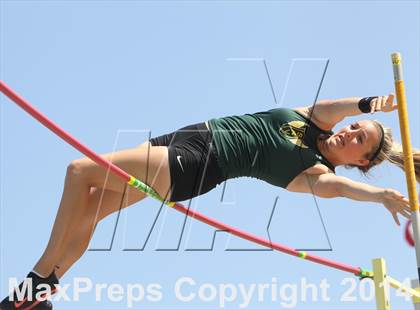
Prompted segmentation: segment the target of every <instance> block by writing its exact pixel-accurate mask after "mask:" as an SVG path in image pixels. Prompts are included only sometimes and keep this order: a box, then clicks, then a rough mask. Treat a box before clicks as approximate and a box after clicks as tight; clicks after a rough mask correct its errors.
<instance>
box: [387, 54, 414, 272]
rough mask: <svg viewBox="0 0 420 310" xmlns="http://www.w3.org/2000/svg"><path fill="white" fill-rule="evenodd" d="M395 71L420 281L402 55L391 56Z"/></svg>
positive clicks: (412, 163)
mask: <svg viewBox="0 0 420 310" xmlns="http://www.w3.org/2000/svg"><path fill="white" fill-rule="evenodd" d="M391 59H392V66H393V71H394V82H395V92H396V94H397V102H398V118H399V121H400V131H401V139H402V145H403V152H404V170H405V176H406V181H407V189H408V197H409V200H410V208H411V218H412V224H413V235H414V236H413V237H414V242H415V249H416V258H417V275H418V278H419V279H420V226H419V225H420V218H419V200H418V198H417V197H418V195H417V184H416V176H415V170H414V160H413V149H412V147H411V138H410V128H409V122H408V112H407V99H406V96H405V86H404V79H403V67H402V60H401V54H400V53H393V54H392V55H391Z"/></svg>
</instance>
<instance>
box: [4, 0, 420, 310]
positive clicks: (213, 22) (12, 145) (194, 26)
mask: <svg viewBox="0 0 420 310" xmlns="http://www.w3.org/2000/svg"><path fill="white" fill-rule="evenodd" d="M0 10H1V12H0V14H1V15H0V77H1V79H2V80H4V81H5V82H6V83H8V84H9V85H10V86H11V87H12V88H13V89H15V90H16V91H17V92H19V93H20V94H21V95H22V96H24V97H25V98H26V99H28V100H29V101H30V102H31V103H32V104H34V105H35V106H36V107H37V108H39V109H40V110H41V111H43V112H44V113H45V114H46V115H48V116H49V117H50V118H51V119H53V120H54V121H55V122H57V123H58V124H60V125H61V126H62V127H63V128H64V129H65V130H67V131H69V132H70V133H71V134H72V135H74V136H76V137H78V138H79V139H80V140H81V141H82V142H83V143H85V144H86V145H88V146H89V147H91V148H92V149H94V150H95V151H97V152H99V153H105V152H109V151H112V150H115V149H123V148H127V147H134V146H136V145H138V144H140V143H142V142H143V141H144V140H146V139H147V138H148V135H149V132H151V134H152V136H156V135H160V134H163V133H168V132H171V131H173V130H175V129H177V128H180V127H183V126H185V125H188V124H192V123H197V122H200V121H204V120H207V119H210V118H213V117H220V116H225V115H235V114H243V113H249V112H257V111H262V110H267V109H270V108H274V107H279V106H283V107H297V106H305V105H311V104H312V103H313V101H314V99H315V96H316V93H317V90H318V87H319V83H320V81H321V78H322V74H323V72H324V69H325V66H326V64H327V63H328V68H327V71H326V75H325V79H324V83H323V84H322V87H321V90H320V94H319V97H320V98H340V97H348V96H370V95H386V94H388V93H389V92H392V91H393V76H392V66H391V61H390V54H391V53H392V52H394V51H400V52H401V53H402V55H403V61H404V73H405V81H406V88H407V98H408V102H409V106H408V110H409V116H410V121H411V123H410V126H411V135H412V143H413V145H414V146H415V147H417V148H418V147H419V144H420V143H419V135H418V133H419V122H418V119H419V114H420V112H419V105H418V102H419V99H420V98H419V92H418V85H419V82H420V81H419V3H418V1H364V2H362V1H214V2H210V1H4V0H2V1H0ZM265 65H266V66H265ZM266 69H267V70H266ZM267 71H268V73H269V76H270V79H271V84H270V82H269V79H268V77H267ZM0 101H1V105H0V111H1V115H0V116H1V127H0V128H1V145H0V147H1V152H0V156H1V158H0V160H1V162H0V164H1V169H0V175H1V185H0V186H1V198H0V199H1V200H0V202H1V211H0V212H1V213H0V223H1V227H0V233H1V238H0V241H1V252H0V253H1V254H0V292H1V295H5V294H6V293H7V283H8V282H7V281H8V278H9V277H18V278H19V279H21V278H22V277H23V276H24V275H25V274H26V273H27V272H28V271H29V270H30V269H31V268H32V267H33V265H34V263H35V262H36V261H37V259H38V258H39V256H40V255H41V254H42V251H43V249H44V247H45V245H46V243H47V241H48V237H49V233H50V230H51V227H52V224H53V221H54V217H55V214H56V210H57V206H58V202H59V199H60V195H61V191H62V185H63V179H64V175H65V171H66V166H67V164H68V163H69V162H70V161H71V160H72V159H74V158H78V157H79V156H80V154H79V153H78V152H77V151H75V150H74V149H72V148H71V147H70V146H68V145H67V144H65V143H64V142H62V141H61V140H59V139H58V138H57V137H56V136H54V135H53V134H52V133H50V132H49V131H48V130H46V129H45V128H44V127H42V126H40V125H39V124H38V123H37V122H35V121H34V120H33V119H31V118H30V117H28V116H27V115H26V114H24V113H23V112H22V111H21V110H20V109H18V108H17V107H16V106H15V105H14V104H12V103H11V102H10V101H9V100H8V99H6V98H5V97H4V96H1V97H0ZM362 118H363V117H356V118H354V119H362ZM374 118H375V119H377V120H379V121H381V122H383V123H384V124H385V125H386V126H388V127H390V128H391V129H392V130H393V132H394V134H395V137H396V138H397V139H398V140H399V136H400V135H399V128H398V118H397V114H396V113H392V114H376V115H374ZM351 121H352V120H350V119H348V120H345V121H344V122H343V125H344V124H347V123H348V122H351ZM338 127H340V126H338ZM337 173H338V174H340V175H345V176H347V177H350V178H353V179H355V180H359V181H363V182H368V183H369V184H372V185H375V186H380V187H391V188H395V189H397V190H399V191H401V192H402V193H404V194H406V193H407V192H406V188H405V179H404V175H403V174H402V173H401V171H400V170H398V168H396V167H392V166H390V165H387V164H384V165H382V166H381V167H380V168H378V169H375V171H374V172H373V175H372V177H371V178H370V179H366V178H364V177H361V176H360V175H359V173H358V172H356V171H352V170H345V169H341V168H340V169H338V171H337ZM22 180H24V182H22ZM221 193H222V187H221V186H219V187H218V188H216V189H215V190H213V191H212V192H210V193H208V194H206V195H204V196H202V197H200V198H199V199H195V200H193V201H192V202H191V203H192V206H193V207H194V208H196V209H197V210H199V211H200V212H202V213H204V214H206V215H209V216H211V217H214V218H217V219H220V220H221V221H223V222H226V223H229V224H231V225H234V226H237V227H240V228H242V229H244V230H246V231H249V232H252V233H255V234H258V235H261V236H267V231H266V228H267V224H268V220H269V217H270V214H271V212H272V210H273V205H274V202H275V201H276V199H278V200H277V204H276V208H275V210H274V213H273V218H272V221H271V225H270V229H269V232H270V236H271V238H272V239H273V240H276V241H278V242H281V243H285V244H287V245H289V246H292V247H297V248H328V247H329V244H328V240H327V237H326V235H325V233H324V230H323V226H322V223H321V221H320V218H319V215H318V211H317V204H318V207H319V209H320V211H321V214H322V218H323V220H324V222H325V226H326V230H327V232H328V236H329V238H330V240H331V245H332V249H333V250H332V251H327V252H322V253H319V255H323V256H325V257H329V258H331V259H335V260H338V261H343V262H346V263H349V264H352V265H355V266H362V267H365V268H371V259H372V258H376V257H385V258H386V259H387V263H388V269H389V272H390V274H391V275H393V276H394V277H396V278H400V279H404V278H411V277H414V276H415V275H416V266H415V256H414V251H413V250H412V249H411V248H409V247H408V246H407V245H406V244H405V242H404V241H403V238H402V233H403V232H402V229H401V228H399V227H397V226H396V225H395V224H394V222H393V220H392V217H391V216H390V214H388V213H387V211H386V210H385V208H384V207H382V206H381V205H379V204H374V203H361V202H356V201H351V200H348V199H338V198H337V199H320V198H316V199H315V198H314V197H312V196H310V195H302V194H294V193H288V192H286V191H285V190H283V189H280V188H275V187H273V186H271V185H268V184H266V183H263V182H261V181H257V180H255V179H249V178H242V179H235V180H231V181H228V182H227V184H226V192H225V198H224V201H222V202H221V201H220V197H221ZM159 208H160V205H159V203H157V202H155V201H152V200H150V199H149V200H145V201H143V202H141V203H139V204H138V205H136V206H134V207H132V208H130V209H128V210H126V211H124V212H123V213H122V215H121V218H120V222H119V225H118V228H117V230H116V234H115V239H114V242H113V249H112V251H108V252H88V253H87V254H86V255H85V256H84V257H83V258H82V259H81V260H80V261H79V263H78V264H77V265H76V266H75V267H74V269H72V270H71V271H70V272H69V273H68V274H67V275H66V276H65V277H64V278H63V283H72V282H73V280H74V279H76V278H78V277H89V278H90V279H91V280H92V282H93V283H94V284H97V283H108V284H111V283H119V284H122V285H123V286H125V285H126V284H127V283H140V284H142V285H144V286H147V285H149V284H151V283H158V284H160V285H161V287H162V289H161V293H162V298H161V299H160V300H159V301H150V300H147V299H146V300H142V301H139V302H137V303H136V304H135V308H143V309H144V308H147V309H215V308H218V307H220V303H219V301H218V299H215V300H214V301H209V302H205V301H203V300H200V298H198V297H197V298H195V299H194V300H193V301H190V302H182V301H180V300H179V299H178V298H177V297H176V295H175V293H174V286H175V285H176V283H177V281H178V280H179V279H181V278H183V277H189V278H191V279H194V281H196V283H197V285H196V286H188V285H185V286H184V287H183V289H184V293H185V294H187V293H188V292H194V291H198V289H199V287H200V285H201V284H203V283H212V284H213V285H214V286H216V287H219V286H220V285H221V284H223V283H232V284H235V285H239V283H243V284H247V285H251V284H252V283H256V284H261V283H262V284H263V283H271V284H273V278H274V279H275V281H274V282H277V283H278V286H280V285H282V284H290V285H297V284H300V283H301V280H302V278H303V277H305V278H306V279H307V281H308V282H310V283H314V284H317V285H318V284H319V283H320V282H321V281H322V280H323V279H326V281H327V282H328V283H329V284H330V285H331V288H330V290H329V294H330V297H331V300H330V301H328V302H327V301H322V300H319V301H318V302H310V301H307V302H304V301H301V298H298V299H299V301H298V302H297V304H296V305H294V306H295V309H372V308H373V307H374V300H371V301H363V300H362V298H361V297H360V295H359V287H358V288H357V289H356V291H355V292H353V293H352V294H351V295H353V296H355V297H356V301H348V302H343V301H341V300H340V299H341V298H342V297H343V296H344V293H345V292H346V291H347V290H348V289H349V288H350V284H349V283H350V282H345V281H347V280H345V278H346V277H348V275H347V274H343V273H341V272H339V271H336V270H332V269H328V268H325V267H323V266H318V265H315V264H312V263H308V262H305V261H300V260H297V259H295V258H293V257H288V256H286V255H283V254H280V253H275V252H270V251H249V249H261V248H259V247H257V246H254V245H251V244H249V243H247V242H245V241H241V240H238V239H237V238H230V237H229V236H227V235H226V234H223V233H217V234H216V239H215V245H214V250H213V251H185V249H190V248H200V249H203V248H208V247H209V246H211V241H212V238H213V233H214V230H213V229H211V228H209V227H207V226H206V225H204V224H201V223H198V222H194V221H190V220H187V222H186V226H185V234H184V236H183V238H182V239H181V246H180V250H179V251H156V249H173V248H176V247H177V245H178V241H179V238H180V232H181V228H182V225H183V223H184V218H183V216H182V215H180V214H178V213H176V212H175V211H173V210H167V209H162V212H161V213H160V214H159V213H158V212H159ZM158 214H159V217H158V218H157V222H156V225H155V226H154V229H153V230H152V231H151V233H150V238H149V239H147V237H148V235H149V232H150V229H151V226H152V223H153V221H154V219H155V218H156V216H157V215H158ZM115 220H116V217H110V218H108V219H107V220H106V221H105V222H103V223H101V225H100V227H99V228H98V230H97V232H96V234H95V237H94V240H93V241H92V244H91V247H93V248H103V247H107V246H109V244H110V242H111V238H112V234H113V227H114V225H115ZM146 241H147V244H145V242H146ZM143 246H144V250H143V251H130V252H128V251H122V250H123V249H124V248H142V247H143ZM226 248H231V249H232V248H242V249H243V248H245V249H248V251H225V249H226ZM350 277H351V276H350ZM362 291H363V289H362ZM366 292H367V293H368V292H369V290H368V289H366ZM367 299H369V298H367ZM283 302H285V300H283ZM241 303H242V300H241V299H240V298H237V300H236V301H233V302H229V303H226V305H225V307H224V308H225V309H238V308H239V307H240V305H241ZM392 305H393V307H394V308H398V309H411V305H410V303H409V302H406V301H405V300H404V299H402V298H397V297H394V294H393V298H392ZM285 306H287V302H286V304H281V303H280V301H272V300H271V299H270V298H268V297H266V298H264V300H262V301H258V298H256V297H254V298H253V299H252V300H251V302H250V303H249V305H248V308H247V309H278V308H282V307H285ZM125 308H126V302H125V300H124V301H121V302H112V301H110V300H103V301H101V302H95V299H94V295H93V294H92V293H91V294H86V295H83V296H82V297H81V300H80V301H79V302H73V303H69V302H57V303H56V309H125Z"/></svg>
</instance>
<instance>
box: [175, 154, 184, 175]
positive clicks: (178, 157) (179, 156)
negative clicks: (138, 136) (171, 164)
mask: <svg viewBox="0 0 420 310" xmlns="http://www.w3.org/2000/svg"><path fill="white" fill-rule="evenodd" d="M181 157H182V156H181V155H178V156H177V157H176V159H177V160H178V163H179V165H180V166H181V169H182V172H184V167H182V163H181Z"/></svg>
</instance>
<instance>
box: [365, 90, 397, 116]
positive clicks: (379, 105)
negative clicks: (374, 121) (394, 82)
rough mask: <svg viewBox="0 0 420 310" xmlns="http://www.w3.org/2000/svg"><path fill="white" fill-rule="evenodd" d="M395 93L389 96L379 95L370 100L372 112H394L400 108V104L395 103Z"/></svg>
mask: <svg viewBox="0 0 420 310" xmlns="http://www.w3.org/2000/svg"><path fill="white" fill-rule="evenodd" d="M394 98H395V94H393V93H391V94H389V95H388V96H379V97H378V98H375V99H373V100H372V101H371V102H370V113H374V112H378V111H382V112H392V111H394V110H396V109H397V108H398V104H396V103H394Z"/></svg>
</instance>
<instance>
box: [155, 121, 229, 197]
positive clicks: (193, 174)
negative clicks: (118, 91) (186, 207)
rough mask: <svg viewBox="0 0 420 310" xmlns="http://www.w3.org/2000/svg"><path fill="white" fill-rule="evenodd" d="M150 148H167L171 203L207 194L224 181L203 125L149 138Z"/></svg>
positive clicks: (214, 151)
mask: <svg viewBox="0 0 420 310" xmlns="http://www.w3.org/2000/svg"><path fill="white" fill-rule="evenodd" d="M150 143H151V144H152V146H167V147H168V154H169V169H170V174H171V189H172V195H171V197H170V199H169V200H170V201H174V202H176V201H182V200H188V199H191V198H194V197H196V196H199V195H201V194H204V193H207V192H208V191H210V190H211V189H213V188H215V187H216V186H217V185H218V184H220V183H222V182H223V181H225V180H226V179H225V178H224V176H223V173H222V170H221V168H220V167H219V165H218V163H217V154H216V150H215V148H214V145H213V142H212V134H211V132H210V131H209V130H208V129H207V127H206V124H205V123H199V124H194V125H190V126H186V127H183V128H180V129H178V130H176V131H174V132H172V133H170V134H166V135H162V136H159V137H156V138H152V139H150Z"/></svg>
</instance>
